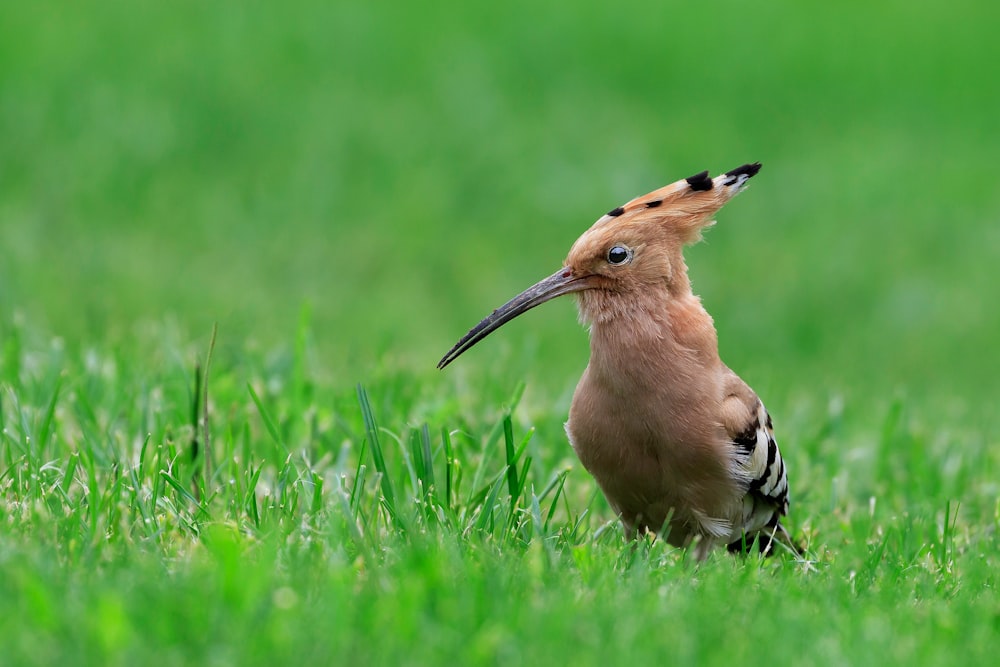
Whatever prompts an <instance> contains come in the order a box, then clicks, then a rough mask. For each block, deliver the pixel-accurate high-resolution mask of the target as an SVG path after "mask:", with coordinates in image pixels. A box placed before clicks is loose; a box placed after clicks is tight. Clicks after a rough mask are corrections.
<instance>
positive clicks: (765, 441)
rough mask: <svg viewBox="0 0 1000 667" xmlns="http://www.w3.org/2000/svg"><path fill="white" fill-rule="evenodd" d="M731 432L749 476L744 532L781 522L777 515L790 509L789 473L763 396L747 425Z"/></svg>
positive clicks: (743, 468) (745, 501) (747, 476)
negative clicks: (778, 520) (762, 401)
mask: <svg viewBox="0 0 1000 667" xmlns="http://www.w3.org/2000/svg"><path fill="white" fill-rule="evenodd" d="M730 436H731V437H732V442H733V445H734V446H735V447H736V450H737V460H738V462H739V465H740V468H741V469H742V471H743V472H744V473H746V479H748V480H749V485H748V486H747V495H746V498H745V499H744V503H743V504H744V532H747V533H754V532H757V531H758V530H760V529H762V528H763V527H765V526H766V525H777V519H778V518H779V517H780V516H783V515H785V514H787V513H788V476H787V475H786V473H785V461H784V460H783V459H782V458H781V452H780V451H779V450H778V443H777V442H776V441H775V439H774V427H773V426H772V424H771V415H769V414H768V412H767V409H766V408H765V407H764V404H763V403H761V402H760V400H759V399H758V400H757V409H756V410H755V411H754V412H753V413H752V416H751V418H750V420H749V423H748V424H747V426H746V428H745V429H743V430H742V431H741V432H739V433H731V434H730ZM757 524H760V525H757Z"/></svg>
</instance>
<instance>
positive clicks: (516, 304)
mask: <svg viewBox="0 0 1000 667" xmlns="http://www.w3.org/2000/svg"><path fill="white" fill-rule="evenodd" d="M587 278H588V276H582V277H580V276H574V275H573V272H572V270H570V269H568V268H562V269H559V270H558V271H556V272H555V273H553V274H552V275H551V276H549V277H548V278H546V279H545V280H542V281H540V282H538V283H536V284H534V285H532V286H531V287H529V288H528V289H526V290H524V291H523V292H521V293H520V294H518V295H517V296H515V297H514V298H513V299H511V300H510V301H508V302H507V303H505V304H504V305H502V306H500V307H499V308H497V309H496V310H494V311H493V312H492V313H490V315H489V316H488V317H486V318H485V319H484V320H483V321H482V322H480V323H479V324H477V325H476V326H474V327H472V329H471V330H469V333H467V334H465V335H464V336H462V340H460V341H458V342H457V343H455V347H453V348H451V349H450V350H448V354H446V355H444V357H442V358H441V361H439V362H438V365H437V367H438V368H444V367H445V366H447V365H448V364H450V363H451V362H453V361H455V359H457V358H458V357H459V355H461V354H462V353H463V352H465V351H466V350H468V349H469V348H470V347H472V346H473V345H475V344H476V343H478V342H479V341H481V340H482V339H484V338H486V337H487V336H489V335H490V334H491V333H493V332H494V331H496V330H497V329H499V328H500V327H502V326H503V325H504V324H506V323H507V322H510V321H511V320H512V319H514V318H515V317H517V316H518V315H521V314H522V313H526V312H528V311H529V310H531V309H532V308H534V307H535V306H539V305H541V304H543V303H545V302H546V301H549V300H550V299H554V298H556V297H557V296H562V295H563V294H569V293H571V292H580V291H583V290H585V289H590V288H591V284H590V281H588V280H587Z"/></svg>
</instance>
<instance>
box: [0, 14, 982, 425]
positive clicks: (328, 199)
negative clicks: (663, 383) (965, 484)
mask: <svg viewBox="0 0 1000 667" xmlns="http://www.w3.org/2000/svg"><path fill="white" fill-rule="evenodd" d="M998 25H1000V10H998V9H997V5H996V4H995V3H987V2H970V1H967V0H965V1H963V0H958V1H956V2H950V3H908V2H886V3H870V2H864V3H862V2H844V3H822V4H819V5H814V4H811V3H810V4H806V3H796V2H790V1H785V2H772V3H747V2H717V3H666V2H623V3H596V2H539V1H538V0H531V1H523V0H513V1H512V2H507V3H458V2H440V1H438V2H422V3H402V2H387V1H384V0H375V1H371V0H368V1H360V0H359V1H352V0H342V1H338V2H311V1H305V0H288V1H285V2H281V3H267V2H252V1H251V2H248V1H238V2H237V1H235V0H232V1H219V2H212V3H203V2H193V1H176V2H171V3H147V2H140V3H136V2H125V1H113V0H108V1H102V2H85V3H71V2H62V3H6V4H5V5H4V7H3V9H2V10H0V317H2V319H3V320H4V321H5V322H8V323H9V322H11V321H13V320H15V319H17V320H18V321H21V322H26V323H27V326H30V327H32V328H35V329H36V330H39V331H41V332H44V334H45V335H47V336H58V337H60V338H62V339H63V340H64V341H65V343H66V344H67V345H69V346H72V347H85V346H87V345H90V344H93V343H95V342H98V341H99V342H100V343H101V344H105V343H109V344H112V345H114V344H137V343H135V341H137V340H141V333H140V332H141V331H143V330H144V329H143V327H147V326H148V325H150V323H152V325H153V326H154V327H156V326H158V325H160V324H162V323H169V324H170V326H172V327H176V329H177V330H179V331H180V335H181V337H182V338H194V339H197V340H204V341H207V338H208V332H209V331H210V329H211V326H212V323H215V322H218V324H219V331H220V334H219V336H220V347H221V349H223V350H227V349H228V350H230V351H232V352H233V353H238V351H239V350H240V349H243V348H244V347H245V346H247V345H257V346H261V347H263V348H265V349H269V348H273V347H281V346H287V345H290V344H291V340H292V338H293V337H294V332H295V330H296V326H297V325H296V322H297V321H298V319H299V316H300V315H299V314H300V312H301V311H302V309H303V308H309V309H310V312H311V318H312V331H313V336H314V338H315V341H316V344H317V348H316V349H317V351H318V354H317V355H316V368H315V369H314V370H315V372H316V373H318V374H319V373H322V374H325V375H328V376H330V377H333V378H335V379H334V380H333V381H335V382H341V381H342V382H343V383H344V384H345V385H347V386H349V385H350V384H353V382H355V381H357V380H365V379H366V377H368V376H369V375H370V374H372V373H374V372H377V371H378V369H385V368H389V367H391V368H405V369H410V370H412V371H414V372H415V374H416V375H415V377H417V378H420V379H421V380H426V381H427V382H428V383H429V384H428V385H427V391H429V392H434V391H440V392H444V391H450V390H448V389H445V388H444V387H443V386H441V385H440V384H438V383H440V382H442V380H440V379H439V378H441V377H443V375H442V374H439V373H437V371H434V370H433V367H434V364H435V363H436V361H437V359H438V358H439V357H440V356H441V354H443V353H444V352H445V351H446V350H447V349H448V348H449V347H450V346H451V344H452V343H453V342H454V341H455V340H456V339H457V338H458V337H459V336H460V335H461V334H462V333H464V332H465V330H466V329H467V328H468V327H469V326H471V325H472V324H474V323H475V322H476V321H478V320H479V318H480V317H481V316H483V315H485V314H486V313H488V312H489V310H490V309H492V308H494V307H495V306H497V305H499V304H500V303H502V302H503V301H505V300H507V298H509V297H510V296H513V295H514V294H515V293H516V292H518V291H520V290H521V289H523V288H524V287H526V286H527V285H529V284H531V283H533V282H535V281H536V280H537V279H539V278H541V277H543V276H546V275H548V274H550V273H551V272H552V271H554V270H555V269H556V268H557V267H558V266H559V265H560V263H561V261H562V259H563V257H564V256H565V253H566V251H567V250H568V249H569V246H570V244H571V243H572V242H573V240H575V238H576V237H577V236H578V235H579V234H580V233H581V232H582V231H583V230H584V229H586V228H587V227H588V226H589V225H590V224H591V223H592V221H593V220H594V219H596V218H597V217H598V216H599V215H600V214H602V213H603V212H605V211H607V210H608V209H610V208H613V207H614V206H616V205H618V204H620V203H622V202H624V201H625V200H627V199H629V198H631V197H633V196H636V195H639V194H641V193H644V192H647V191H649V190H651V189H653V188H656V187H659V186H660V185H663V184H665V183H667V182H671V181H674V180H676V179H678V178H682V177H685V176H688V175H690V174H693V173H695V172H697V171H700V170H702V169H710V170H712V172H713V173H717V172H719V171H724V170H727V169H730V168H732V167H735V166H737V165H739V164H742V163H745V162H749V161H754V160H759V161H761V162H763V164H764V169H763V171H762V172H761V174H760V176H759V177H758V178H756V179H755V181H754V183H753V186H752V187H751V188H750V190H749V191H748V192H747V193H746V194H745V195H743V196H742V197H740V198H739V199H738V200H736V201H735V202H733V203H732V204H730V205H729V206H728V207H727V208H726V209H725V210H723V211H722V212H721V214H720V216H719V224H718V226H717V227H716V228H715V229H713V230H712V231H711V232H710V233H709V235H708V237H707V243H705V244H702V245H699V246H697V247H695V248H693V249H692V250H691V251H690V252H689V258H690V262H689V263H690V267H691V273H692V278H693V282H694V285H695V290H696V292H698V293H700V294H701V295H702V296H703V298H704V301H705V303H706V305H707V307H708V309H709V311H710V312H711V313H712V314H713V316H714V317H715V319H716V323H717V325H718V328H719V332H720V340H721V347H722V353H723V357H724V359H726V361H727V362H728V363H729V365H730V366H732V367H733V368H734V369H736V370H737V371H738V372H740V373H741V374H742V375H744V377H746V378H747V379H748V380H749V381H750V383H751V384H752V385H754V386H755V387H756V388H757V389H758V390H759V391H760V393H761V394H762V395H763V396H764V397H765V400H767V401H768V402H769V404H771V405H775V404H777V405H781V406H784V410H785V411H787V410H789V409H790V407H789V406H793V405H794V404H795V403H796V401H798V400H800V399H801V400H808V401H814V402H819V403H821V404H822V403H824V402H825V401H828V400H832V399H835V398H836V397H837V396H841V395H846V397H847V399H846V400H847V401H848V402H849V403H851V404H855V405H858V406H861V407H863V406H865V405H867V404H872V405H877V406H879V409H881V408H882V407H884V404H885V403H886V402H888V401H889V400H891V398H892V397H893V396H898V395H900V394H904V395H906V396H908V397H909V398H911V399H914V400H916V401H917V403H916V405H917V406H923V407H925V408H928V409H935V410H936V409H938V408H939V407H940V408H941V409H943V410H946V411H949V413H950V414H953V415H959V416H961V415H968V416H969V417H971V418H973V419H980V418H982V419H986V418H988V417H989V416H990V415H989V413H991V412H992V411H993V410H994V409H995V405H996V401H997V398H998V392H997V381H996V378H997V374H998V370H1000V368H998V364H997V355H996V353H995V351H994V345H995V341H997V340H998V339H1000V315H998V309H997V291H998V290H997V287H996V283H997V278H998V266H997V265H998V259H1000V224H998V223H1000V188H998V187H997V185H996V182H997V176H996V171H995V170H996V161H997V155H998V153H1000V125H998V122H997V120H998V118H1000V86H998V81H1000V65H998V63H1000V47H998V46H997V40H996V34H995V33H996V28H997V26H998ZM586 354H587V342H586V335H585V333H584V332H583V331H582V330H581V329H580V327H579V325H578V324H577V323H576V320H575V315H574V311H573V306H572V303H571V302H570V300H565V303H556V304H553V305H550V306H547V307H546V308H543V309H540V310H538V311H535V312H533V313H531V314H530V315H528V316H526V317H524V318H522V319H521V320H519V321H518V322H516V323H514V324H512V325H509V326H508V327H507V329H506V330H505V331H504V332H502V333H500V334H497V335H496V336H494V337H492V338H491V339H490V340H489V341H487V342H486V343H483V344H481V345H480V346H479V347H478V348H477V349H475V350H474V351H472V352H471V353H469V354H468V355H467V356H466V357H465V358H463V359H462V361H461V362H460V363H459V364H457V365H456V367H455V368H454V369H449V371H448V373H454V374H457V376H458V377H460V378H464V381H467V382H468V383H469V386H472V387H475V386H477V385H478V384H480V383H484V382H487V381H490V380H492V379H497V380H499V382H500V383H501V384H504V383H506V385H505V386H507V385H509V386H512V385H513V383H514V382H516V380H518V379H521V378H523V379H526V380H527V381H528V383H529V392H530V391H534V389H532V388H541V389H542V390H544V391H545V392H546V397H545V399H544V400H545V401H546V402H547V403H548V404H550V405H551V403H552V401H553V400H554V399H553V396H556V397H561V398H559V399H558V400H559V401H562V402H563V403H565V402H567V401H568V396H569V392H570V391H571V389H572V387H573V385H574V384H575V381H576V378H577V377H578V374H579V371H580V370H581V369H582V367H583V365H584V363H585V359H586ZM504 391H506V389H505V390H504ZM772 410H775V408H774V407H772ZM924 419H925V420H926V421H927V422H930V423H933V422H934V421H935V419H936V417H935V415H934V414H931V413H929V414H926V415H924Z"/></svg>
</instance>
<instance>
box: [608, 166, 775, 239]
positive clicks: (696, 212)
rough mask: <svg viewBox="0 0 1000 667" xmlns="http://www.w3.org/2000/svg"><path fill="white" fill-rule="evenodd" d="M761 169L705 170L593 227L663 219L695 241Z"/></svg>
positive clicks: (613, 213) (637, 200)
mask: <svg viewBox="0 0 1000 667" xmlns="http://www.w3.org/2000/svg"><path fill="white" fill-rule="evenodd" d="M758 171H760V162H753V163H751V164H745V165H743V166H741V167H737V168H736V169H732V170H730V171H727V172H726V173H724V174H721V175H719V176H716V177H715V178H712V177H710V176H709V175H708V172H707V171H703V172H701V173H698V174H695V175H694V176H689V177H688V178H685V179H681V180H679V181H677V182H676V183H671V184H670V185H665V186H664V187H662V188H660V189H658V190H653V191H652V192H650V193H648V194H645V195H643V196H641V197H636V198H635V199H633V200H631V201H630V202H628V203H627V204H625V205H624V206H619V207H618V208H615V209H612V210H611V211H608V213H606V214H605V215H603V216H602V217H601V218H599V219H598V220H597V222H595V223H594V227H595V228H596V227H603V226H605V225H609V224H612V223H614V224H616V225H623V224H640V223H646V222H650V223H656V222H660V223H665V224H667V225H669V226H670V227H671V228H672V229H674V230H675V231H676V232H677V233H678V234H679V236H680V240H681V241H682V242H683V243H694V242H695V241H697V240H698V239H699V238H700V237H701V230H702V229H703V228H704V227H707V226H709V225H711V224H712V223H713V222H714V219H713V216H714V215H715V213H716V211H718V210H719V209H720V208H722V207H723V205H724V204H725V203H726V202H728V201H729V200H730V199H732V198H733V197H735V196H736V195H737V194H739V193H740V192H741V191H742V190H743V188H744V187H745V185H746V182H747V181H748V180H749V179H750V178H752V177H753V176H754V175H755V174H756V173H757V172H758Z"/></svg>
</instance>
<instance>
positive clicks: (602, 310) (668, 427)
mask: <svg viewBox="0 0 1000 667" xmlns="http://www.w3.org/2000/svg"><path fill="white" fill-rule="evenodd" d="M759 170H760V163H753V164H747V165H743V166H742V167H738V168H736V169H733V170H732V171H728V172H726V173H725V174H722V175H721V176H717V177H715V178H710V177H709V175H708V172H707V171H703V172H701V173H699V174H695V175H694V176H691V177H690V178H686V179H684V180H681V181H677V182H676V183H673V184H671V185H667V186H665V187H662V188H660V189H659V190H654V191H653V192H650V193H649V194H647V195H644V196H642V197H638V198H636V199H633V200H632V201H630V202H628V203H627V204H625V205H624V206H619V207H617V208H615V209H613V210H612V211H610V212H609V213H607V215H604V216H602V217H601V218H600V219H598V220H597V222H595V223H594V225H593V226H592V227H591V228H590V229H588V230H587V231H586V232H585V233H584V234H583V235H582V236H581V237H580V238H579V239H578V240H577V241H576V243H574V244H573V247H572V248H571V249H570V251H569V255H568V256H567V257H566V261H565V262H564V264H563V268H561V269H559V271H557V272H556V273H554V274H553V275H551V276H549V277H548V278H546V279H544V280H542V281H541V282H539V283H538V284H536V285H534V286H532V287H529V288H528V289H527V290H525V291H524V292H522V293H521V294H519V295H518V296H516V297H514V298H513V299H512V300H511V301H509V302H507V303H506V304H504V305H503V306H501V307H500V308H498V309H496V310H494V311H493V313H492V314H490V315H489V316H488V317H487V318H486V319H484V320H483V321H482V322H480V323H479V324H477V325H476V326H475V327H473V329H472V330H471V331H469V333H468V334H466V335H465V337H463V338H462V339H461V340H460V341H458V343H457V344H456V345H455V347H453V348H452V349H451V350H450V351H449V352H448V353H447V354H446V355H445V356H444V358H443V359H441V361H440V362H439V363H438V368H444V367H445V366H447V365H448V364H449V363H451V362H452V361H454V360H455V359H456V358H457V357H458V356H459V355H460V354H462V353H463V352H465V351H466V350H468V349H469V348H470V347H472V346H473V345H475V344H476V343H478V342H479V341H481V340H482V339H483V338H485V337H486V336H487V335H489V334H490V333H491V332H493V331H494V330H496V329H498V328H499V327H500V326H502V325H503V324H505V323H506V322H509V321H510V320H512V319H513V318H515V317H517V316H518V315H521V314H522V313H524V312H526V311H528V310H530V309H532V308H534V307H535V306H538V305H540V304H542V303H544V302H546V301H548V300H550V299H553V298H555V297H557V296H560V295H563V294H570V293H574V294H576V296H577V300H578V306H579V311H580V319H581V321H582V322H583V323H584V324H587V325H589V326H590V363H589V364H588V365H587V368H586V370H585V371H584V373H583V377H582V378H581V379H580V382H579V384H578V385H577V388H576V392H575V393H574V395H573V403H572V406H571V408H570V413H569V421H568V422H567V423H566V433H567V435H568V436H569V440H570V443H571V444H572V446H573V449H574V450H575V451H576V454H577V456H579V458H580V461H581V462H582V463H583V465H584V467H585V468H586V469H587V470H588V471H589V472H590V473H591V474H592V475H593V476H594V478H595V479H596V480H597V483H598V484H599V485H600V487H601V489H602V491H603V492H604V495H605V497H606V498H607V499H608V502H609V503H610V505H611V507H612V508H613V509H614V510H615V512H617V513H618V515H619V516H620V517H621V521H622V524H623V525H624V528H625V531H626V534H628V535H630V536H633V537H634V536H636V535H637V534H639V533H640V532H646V531H651V532H653V533H656V534H662V535H664V536H665V537H666V539H667V541H668V542H669V543H671V544H674V545H677V546H687V545H690V544H692V543H694V544H696V546H695V549H696V553H697V556H698V557H699V558H704V557H705V556H706V555H707V554H708V552H709V551H710V550H711V549H712V548H713V547H715V546H717V545H727V546H728V547H729V549H730V550H731V551H739V550H742V548H743V547H744V545H747V546H748V545H750V544H752V543H753V541H754V539H758V544H759V548H760V549H761V550H762V551H765V552H770V551H771V549H772V546H773V542H774V541H775V540H776V539H777V540H780V541H781V542H784V543H786V544H789V545H791V541H790V539H789V538H788V534H787V532H786V531H785V529H784V527H783V526H782V525H781V523H780V519H781V517H782V516H783V515H785V514H786V513H787V511H788V479H787V476H786V472H785V463H784V461H783V460H782V458H781V454H780V453H779V451H778V446H777V444H776V442H775V439H774V431H773V429H772V424H771V417H770V415H769V414H768V412H767V410H766V409H765V408H764V404H763V403H761V400H760V399H759V398H758V397H757V394H756V393H754V391H753V390H752V389H751V388H750V387H749V386H747V384H746V383H745V382H744V381H743V380H741V379H740V378H739V376H737V375H736V373H734V372H733V371H731V370H730V369H729V368H728V367H726V365H725V364H723V363H722V360H721V359H720V358H719V348H718V340H717V337H716V332H715V327H714V325H713V322H712V318H711V316H709V314H708V313H707V312H706V311H705V309H704V308H703V307H702V304H701V301H700V299H699V298H698V297H697V296H695V295H694V294H693V293H692V292H691V283H690V281H689V279H688V274H687V265H686V264H685V263H684V256H683V253H682V249H683V247H684V246H685V245H688V244H691V243H694V242H696V241H698V240H700V238H701V231H702V229H704V228H705V227H708V226H710V225H712V224H714V222H715V221H714V215H715V213H716V212H717V211H718V210H719V209H720V208H722V206H723V205H724V204H725V203H726V202H727V201H729V200H730V199H732V198H733V197H734V196H736V194H738V193H739V192H740V191H741V190H742V189H743V188H744V186H745V185H746V182H747V181H748V180H749V179H750V178H751V177H752V176H754V175H755V174H756V173H757V172H758V171H759ZM793 548H794V547H793Z"/></svg>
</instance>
